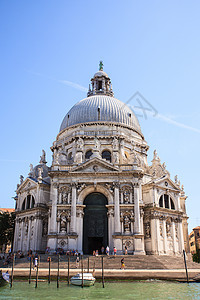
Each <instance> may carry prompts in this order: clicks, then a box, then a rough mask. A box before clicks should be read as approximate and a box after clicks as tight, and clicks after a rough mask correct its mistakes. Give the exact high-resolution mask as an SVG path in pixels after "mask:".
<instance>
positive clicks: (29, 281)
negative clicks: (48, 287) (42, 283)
mask: <svg viewBox="0 0 200 300" xmlns="http://www.w3.org/2000/svg"><path fill="white" fill-rule="evenodd" d="M31 269H32V256H30V268H29V280H28V283H29V284H30V283H31Z"/></svg>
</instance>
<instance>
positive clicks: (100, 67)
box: [99, 60, 103, 71]
mask: <svg viewBox="0 0 200 300" xmlns="http://www.w3.org/2000/svg"><path fill="white" fill-rule="evenodd" d="M99 71H103V62H102V60H100V63H99Z"/></svg>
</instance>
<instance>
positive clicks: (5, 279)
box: [0, 270, 10, 286]
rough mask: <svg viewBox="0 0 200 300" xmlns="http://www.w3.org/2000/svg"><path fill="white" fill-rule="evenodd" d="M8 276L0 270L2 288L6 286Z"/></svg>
mask: <svg viewBox="0 0 200 300" xmlns="http://www.w3.org/2000/svg"><path fill="white" fill-rule="evenodd" d="M9 278H10V277H9V274H8V272H6V273H2V271H1V270H0V286H4V285H6V284H8V283H9Z"/></svg>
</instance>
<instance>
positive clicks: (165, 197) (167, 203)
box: [164, 194, 169, 208]
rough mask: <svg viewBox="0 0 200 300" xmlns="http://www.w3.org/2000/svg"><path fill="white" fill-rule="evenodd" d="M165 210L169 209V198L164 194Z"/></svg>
mask: <svg viewBox="0 0 200 300" xmlns="http://www.w3.org/2000/svg"><path fill="white" fill-rule="evenodd" d="M164 203H165V208H169V196H168V195H166V194H164Z"/></svg>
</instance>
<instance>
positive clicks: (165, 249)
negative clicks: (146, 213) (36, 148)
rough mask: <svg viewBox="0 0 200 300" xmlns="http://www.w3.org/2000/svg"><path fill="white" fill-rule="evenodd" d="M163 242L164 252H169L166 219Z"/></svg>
mask: <svg viewBox="0 0 200 300" xmlns="http://www.w3.org/2000/svg"><path fill="white" fill-rule="evenodd" d="M163 242H164V245H163V246H164V253H167V233H166V220H165V219H163Z"/></svg>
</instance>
